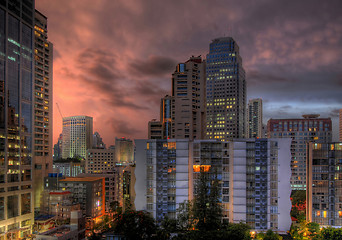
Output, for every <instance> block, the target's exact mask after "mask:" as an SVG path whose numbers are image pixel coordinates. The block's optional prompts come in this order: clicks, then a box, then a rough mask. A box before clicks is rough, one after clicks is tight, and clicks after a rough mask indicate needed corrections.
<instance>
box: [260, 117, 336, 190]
mask: <svg viewBox="0 0 342 240" xmlns="http://www.w3.org/2000/svg"><path fill="white" fill-rule="evenodd" d="M318 117H319V115H314V114H311V115H303V118H302V119H270V120H269V121H268V122H267V136H268V137H269V138H291V139H292V143H291V158H292V159H291V171H292V176H291V187H292V189H293V190H305V189H306V143H307V142H308V141H315V142H321V143H324V142H331V140H332V123H331V119H330V118H318Z"/></svg>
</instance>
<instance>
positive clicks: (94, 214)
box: [58, 177, 105, 219]
mask: <svg viewBox="0 0 342 240" xmlns="http://www.w3.org/2000/svg"><path fill="white" fill-rule="evenodd" d="M58 185H59V189H60V190H62V191H69V192H71V193H72V197H73V201H74V202H76V203H79V204H80V206H81V209H82V211H83V214H85V215H86V217H89V218H92V219H95V218H98V217H101V216H103V214H104V213H105V204H104V202H105V193H104V186H105V179H104V178H103V177H67V178H64V179H61V180H59V182H58Z"/></svg>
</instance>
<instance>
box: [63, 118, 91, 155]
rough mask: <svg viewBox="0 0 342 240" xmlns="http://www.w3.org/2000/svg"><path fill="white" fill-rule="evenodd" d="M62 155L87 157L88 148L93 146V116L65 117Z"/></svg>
mask: <svg viewBox="0 0 342 240" xmlns="http://www.w3.org/2000/svg"><path fill="white" fill-rule="evenodd" d="M62 134H63V147H62V151H63V152H62V157H63V158H72V157H82V158H84V159H85V158H86V156H87V149H90V148H92V146H93V118H92V117H88V116H73V117H65V118H63V133H62Z"/></svg>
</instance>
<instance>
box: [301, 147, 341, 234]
mask: <svg viewBox="0 0 342 240" xmlns="http://www.w3.org/2000/svg"><path fill="white" fill-rule="evenodd" d="M307 159H308V160H307V162H306V167H307V175H306V179H307V180H306V181H307V189H306V220H307V221H309V222H316V223H318V224H320V225H323V226H339V227H341V226H342V173H341V169H342V142H339V143H332V142H331V143H313V142H310V143H308V151H307Z"/></svg>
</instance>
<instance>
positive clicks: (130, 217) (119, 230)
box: [113, 210, 157, 240]
mask: <svg viewBox="0 0 342 240" xmlns="http://www.w3.org/2000/svg"><path fill="white" fill-rule="evenodd" d="M113 230H114V232H115V233H116V234H121V235H124V236H125V237H126V238H127V240H139V239H153V237H152V236H153V235H155V234H156V232H157V227H156V224H155V221H154V219H153V217H151V216H150V215H149V214H148V213H147V212H145V211H134V210H128V211H125V212H124V213H122V214H118V215H117V216H116V219H115V224H114V229H113Z"/></svg>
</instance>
